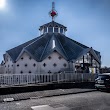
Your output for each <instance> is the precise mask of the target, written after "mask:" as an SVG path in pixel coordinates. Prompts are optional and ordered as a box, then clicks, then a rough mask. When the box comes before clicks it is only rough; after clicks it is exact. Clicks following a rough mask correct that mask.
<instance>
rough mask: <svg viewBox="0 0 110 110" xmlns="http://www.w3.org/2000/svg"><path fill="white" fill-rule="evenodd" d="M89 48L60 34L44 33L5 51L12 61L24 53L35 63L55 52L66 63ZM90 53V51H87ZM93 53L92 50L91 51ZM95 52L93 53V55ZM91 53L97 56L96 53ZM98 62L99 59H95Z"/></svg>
mask: <svg viewBox="0 0 110 110" xmlns="http://www.w3.org/2000/svg"><path fill="white" fill-rule="evenodd" d="M87 49H89V47H87V46H85V45H83V44H81V43H79V42H77V41H74V40H72V39H70V38H68V37H66V36H65V35H63V34H60V33H46V34H43V35H41V36H40V37H37V38H35V39H33V40H31V41H28V42H26V43H24V44H22V45H20V46H17V47H15V48H13V49H10V50H8V51H7V53H8V54H9V55H10V57H11V58H12V59H13V61H16V60H17V59H19V56H20V55H21V54H22V53H23V52H24V51H25V52H27V53H28V54H29V55H31V57H33V58H34V59H35V60H36V61H38V62H40V61H42V60H44V59H45V58H46V57H48V56H49V55H50V54H51V53H52V52H53V51H57V52H58V53H59V54H61V55H62V56H63V57H64V58H65V59H66V60H67V61H72V60H76V59H77V58H78V57H79V56H80V55H81V54H83V53H84V52H86V51H85V50H87ZM89 51H90V50H89ZM93 51H94V50H93ZM94 52H95V53H94ZM94 52H92V53H93V54H95V55H96V56H97V54H99V53H98V52H96V51H94ZM96 60H99V61H100V59H98V58H97V59H96Z"/></svg>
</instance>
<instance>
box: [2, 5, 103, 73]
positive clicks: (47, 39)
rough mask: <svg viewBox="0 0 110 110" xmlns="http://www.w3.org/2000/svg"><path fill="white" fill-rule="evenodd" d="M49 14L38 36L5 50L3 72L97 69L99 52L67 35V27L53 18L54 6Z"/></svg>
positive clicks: (92, 71) (77, 71) (96, 70)
mask: <svg viewBox="0 0 110 110" xmlns="http://www.w3.org/2000/svg"><path fill="white" fill-rule="evenodd" d="M53 5H54V4H53ZM50 15H51V17H52V21H51V22H49V23H47V24H44V25H42V26H40V28H39V31H40V36H39V37H36V38H34V39H32V40H30V41H27V42H25V43H23V44H21V45H19V46H17V47H14V48H12V49H10V50H7V51H6V53H5V54H4V55H3V57H4V65H3V66H4V73H5V74H23V73H30V74H31V73H35V74H42V73H43V74H44V73H61V72H65V71H70V72H73V73H82V72H83V73H99V69H100V65H101V55H100V52H98V51H96V50H94V49H93V48H92V47H88V46H85V45H84V44H81V43H79V42H77V41H75V40H73V39H71V38H69V37H67V36H66V35H65V33H66V31H67V27H66V26H64V25H62V24H60V23H57V22H55V21H54V17H55V16H56V15H57V12H56V11H55V9H54V6H52V10H51V11H50Z"/></svg>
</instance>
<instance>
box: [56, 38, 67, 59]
mask: <svg viewBox="0 0 110 110" xmlns="http://www.w3.org/2000/svg"><path fill="white" fill-rule="evenodd" d="M56 39H57V41H58V43H59V44H60V45H61V48H62V49H63V51H64V53H65V55H66V57H67V59H68V55H67V54H66V52H65V49H64V48H63V46H62V44H61V42H60V41H59V39H58V38H57V37H56Z"/></svg>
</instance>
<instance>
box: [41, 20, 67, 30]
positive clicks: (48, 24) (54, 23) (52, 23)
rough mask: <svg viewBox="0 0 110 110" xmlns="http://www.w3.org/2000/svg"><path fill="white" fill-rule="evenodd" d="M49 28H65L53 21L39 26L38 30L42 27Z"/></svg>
mask: <svg viewBox="0 0 110 110" xmlns="http://www.w3.org/2000/svg"><path fill="white" fill-rule="evenodd" d="M49 26H52V27H55V26H58V27H62V28H65V29H66V28H67V27H65V26H64V25H62V24H60V23H57V22H55V21H51V22H49V23H47V24H44V25H42V26H40V29H42V28H43V27H49Z"/></svg>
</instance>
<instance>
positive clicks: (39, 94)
mask: <svg viewBox="0 0 110 110" xmlns="http://www.w3.org/2000/svg"><path fill="white" fill-rule="evenodd" d="M92 91H96V89H94V88H92V89H91V88H76V87H75V88H70V89H68V88H66V89H65V88H62V89H55V90H45V89H44V90H42V91H35V92H25V93H16V94H7V95H0V102H4V101H18V100H26V99H35V98H36V99H37V98H44V97H52V96H60V95H69V94H78V93H85V92H92Z"/></svg>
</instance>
